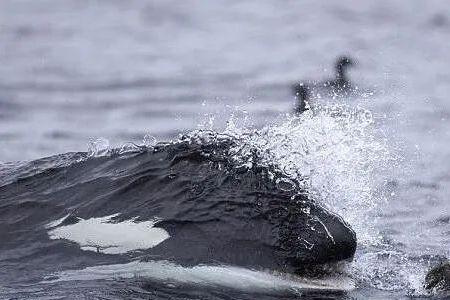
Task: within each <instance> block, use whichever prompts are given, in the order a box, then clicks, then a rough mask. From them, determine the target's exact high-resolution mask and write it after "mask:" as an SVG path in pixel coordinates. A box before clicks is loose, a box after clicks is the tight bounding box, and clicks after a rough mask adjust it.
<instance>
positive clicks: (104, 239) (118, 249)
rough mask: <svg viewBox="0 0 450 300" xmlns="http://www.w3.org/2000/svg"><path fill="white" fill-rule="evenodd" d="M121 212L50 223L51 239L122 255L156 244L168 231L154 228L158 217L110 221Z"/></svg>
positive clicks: (167, 235) (89, 249) (166, 236)
mask: <svg viewBox="0 0 450 300" xmlns="http://www.w3.org/2000/svg"><path fill="white" fill-rule="evenodd" d="M116 216H118V214H115V215H110V216H106V217H101V218H92V219H88V220H84V219H82V218H79V221H78V223H76V224H70V225H67V226H60V227H56V228H54V227H55V226H58V225H60V224H61V223H62V222H63V221H64V219H65V218H67V216H66V217H64V218H62V219H59V220H56V221H53V222H50V223H49V224H47V226H46V228H53V229H51V230H50V231H49V232H48V235H49V237H50V239H66V240H70V241H73V242H75V243H78V244H79V245H80V247H81V249H83V250H86V251H97V252H102V253H107V254H122V253H126V252H130V251H134V250H140V249H148V248H152V247H155V246H156V245H158V244H160V243H161V242H163V241H164V240H166V239H167V238H169V237H170V236H169V234H168V233H167V231H165V230H164V229H162V228H155V227H154V225H155V223H156V221H157V220H151V221H144V222H135V219H131V220H127V221H123V222H119V223H111V219H112V218H113V217H116Z"/></svg>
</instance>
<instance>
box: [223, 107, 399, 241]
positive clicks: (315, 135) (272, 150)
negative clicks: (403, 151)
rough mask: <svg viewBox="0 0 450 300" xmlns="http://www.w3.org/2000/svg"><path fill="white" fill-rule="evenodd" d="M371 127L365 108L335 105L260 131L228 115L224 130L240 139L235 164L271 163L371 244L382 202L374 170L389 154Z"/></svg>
mask: <svg viewBox="0 0 450 300" xmlns="http://www.w3.org/2000/svg"><path fill="white" fill-rule="evenodd" d="M373 125H374V120H373V117H372V114H371V113H370V112H369V111H368V110H364V109H350V108H348V107H346V106H342V105H339V106H337V105H335V106H327V107H321V108H319V109H317V110H314V111H307V112H305V113H304V114H302V115H301V116H299V117H296V116H287V118H286V119H285V120H284V121H283V122H281V123H280V124H277V125H270V126H266V127H264V128H263V129H262V130H246V129H245V128H242V127H240V126H236V125H235V122H234V119H233V118H231V119H230V121H229V122H228V126H227V128H226V130H225V132H224V133H225V134H227V135H231V136H233V137H235V138H236V139H237V140H239V141H240V142H239V143H238V145H237V146H236V147H235V148H233V149H232V151H231V153H230V154H231V155H232V157H233V159H235V160H236V161H237V162H240V163H242V164H243V165H244V166H246V167H251V165H252V164H253V163H257V164H260V165H263V166H271V167H275V168H276V169H277V170H278V171H280V172H282V173H283V174H284V175H286V176H287V177H288V178H290V179H291V180H292V182H291V183H289V182H287V183H286V182H285V183H284V185H286V184H288V185H289V184H292V185H296V186H299V187H300V188H301V190H304V191H306V192H307V193H308V194H309V196H310V197H311V198H313V199H315V200H317V201H318V202H319V203H322V204H323V205H324V206H326V207H327V208H329V209H330V210H332V211H334V212H336V213H338V214H339V215H341V216H342V217H343V218H344V219H345V220H346V221H347V222H349V223H350V224H351V225H352V227H353V229H354V230H355V231H356V233H357V236H358V240H359V242H360V243H363V244H373V243H376V242H377V240H378V239H379V235H378V233H377V231H376V230H375V228H374V224H375V222H374V218H375V213H376V211H377V207H378V206H379V204H380V203H383V201H385V200H384V199H383V198H382V195H376V193H375V191H376V186H377V184H376V183H377V181H378V180H377V176H376V174H377V173H378V172H379V171H380V170H381V169H386V168H387V167H388V165H389V157H390V153H389V151H388V146H387V140H386V138H384V137H383V136H382V135H380V133H379V132H377V131H376V129H375V126H373ZM255 157H256V158H257V159H255ZM256 160H257V161H256Z"/></svg>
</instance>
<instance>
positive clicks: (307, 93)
mask: <svg viewBox="0 0 450 300" xmlns="http://www.w3.org/2000/svg"><path fill="white" fill-rule="evenodd" d="M354 65H355V62H354V60H353V59H352V58H350V57H348V56H341V57H338V58H337V60H336V63H335V65H334V68H335V74H336V75H335V76H336V77H335V78H333V79H328V80H325V81H320V82H316V81H304V82H300V83H296V84H294V85H293V87H292V89H293V92H294V95H295V97H296V99H297V105H296V108H295V112H296V113H302V112H303V111H305V110H307V106H308V105H307V104H308V101H310V98H311V96H312V97H315V98H320V97H322V96H325V97H332V98H336V97H342V96H347V95H349V94H350V93H352V92H353V90H354V89H353V86H352V84H351V82H350V80H349V79H348V75H347V72H348V68H349V67H351V66H354Z"/></svg>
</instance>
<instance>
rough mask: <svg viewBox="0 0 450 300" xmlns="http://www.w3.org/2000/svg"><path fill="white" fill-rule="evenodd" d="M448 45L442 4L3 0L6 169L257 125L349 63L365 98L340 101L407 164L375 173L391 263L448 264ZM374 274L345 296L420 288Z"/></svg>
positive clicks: (0, 95) (1, 120) (447, 14)
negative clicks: (107, 146) (380, 179)
mask: <svg viewBox="0 0 450 300" xmlns="http://www.w3.org/2000/svg"><path fill="white" fill-rule="evenodd" d="M449 40H450V5H448V2H447V1H445V0H443V1H426V2H425V1H392V0H389V1H376V2H364V3H361V2H357V1H302V2H300V1H284V2H279V1H253V2H250V1H249V2H240V1H214V2H212V1H209V2H202V3H200V2H198V1H195V2H184V1H148V2H143V1H76V0H73V1H32V0H29V1H7V0H5V1H1V2H0V161H1V162H12V161H18V160H30V159H36V158H39V157H43V156H48V155H52V154H56V153H62V152H68V151H84V150H86V149H87V143H88V142H89V140H90V139H91V138H99V137H103V138H106V139H108V140H109V141H110V143H111V145H113V146H119V145H121V144H123V143H125V142H130V141H131V142H137V143H140V142H141V140H142V138H143V137H144V135H145V134H146V133H151V134H152V135H154V136H156V137H157V138H158V139H159V140H167V139H170V138H173V137H176V136H177V134H178V133H179V132H185V131H188V130H191V129H195V128H198V127H199V124H203V122H205V120H209V119H211V118H214V124H216V125H217V126H219V127H220V125H221V124H223V123H224V122H225V121H226V120H227V119H228V116H229V115H230V114H231V113H232V112H233V111H235V110H237V111H239V112H242V111H246V112H247V114H248V116H249V117H250V118H251V119H252V122H253V123H254V124H255V125H256V126H262V125H264V124H267V123H270V122H272V121H274V120H276V119H279V118H280V115H282V114H283V113H285V112H290V111H291V110H292V107H293V105H294V99H293V97H292V95H291V93H290V87H289V85H290V84H291V83H292V82H294V81H296V80H298V79H322V78H325V77H328V76H331V74H332V71H333V70H332V68H331V66H332V63H333V61H334V59H335V57H336V56H338V55H341V54H344V53H345V54H350V55H352V56H354V57H355V58H356V59H357V61H358V65H357V67H355V68H354V69H352V72H351V78H352V80H353V82H354V83H355V84H357V85H358V86H360V87H361V88H363V89H368V90H372V91H374V94H373V95H372V96H370V97H356V98H354V99H345V100H343V101H345V102H346V103H347V104H348V105H351V106H356V105H360V106H362V107H365V108H367V109H369V110H370V111H372V113H373V115H374V116H375V120H376V121H377V126H379V127H380V128H382V130H383V131H385V133H386V136H387V137H388V138H389V141H390V143H391V144H392V148H393V149H396V151H397V153H398V155H399V160H401V161H402V162H401V166H402V167H401V168H398V169H397V170H396V171H394V172H393V173H390V174H383V175H384V176H385V177H386V180H387V181H388V182H389V183H390V184H389V186H388V188H389V193H390V194H389V195H390V196H389V197H388V198H389V201H388V202H387V203H386V204H385V206H384V207H383V209H382V210H381V212H380V214H379V215H380V219H379V220H378V221H377V228H378V229H379V230H380V232H381V234H382V236H383V239H385V240H387V241H389V243H390V245H391V246H392V249H390V250H389V251H391V252H389V253H387V252H386V251H387V250H383V251H385V252H386V253H387V254H386V255H388V256H389V255H390V256H392V257H394V258H393V259H391V260H387V261H386V264H390V263H392V262H393V261H394V262H398V263H399V264H400V262H402V261H403V259H404V254H405V253H406V254H407V255H406V257H410V258H411V257H414V259H415V260H421V259H422V260H426V257H429V256H449V255H450V223H449V217H450V199H449V197H450V101H449V95H450V43H449V42H448V41H449ZM238 118H239V116H238ZM363 252H364V251H363ZM397 256H398V259H397V260H396V258H395V257H397ZM414 259H411V261H410V262H408V264H411V265H414ZM371 267H372V268H373V269H370V273H371V275H373V278H372V279H371V280H372V283H373V286H371V287H360V288H359V289H358V290H356V291H355V292H353V294H352V295H353V297H356V298H366V297H368V296H369V295H372V296H373V297H374V298H378V299H384V298H385V297H394V296H395V297H403V296H406V295H408V294H411V293H412V294H414V292H411V291H410V289H411V286H410V283H409V281H408V280H409V279H407V277H408V276H407V274H404V276H403V275H402V277H401V278H402V279H400V280H393V281H392V282H391V283H389V280H386V277H387V276H388V274H387V273H386V272H385V270H386V269H387V267H385V268H382V267H379V269H377V268H375V267H374V266H371ZM392 270H393V271H392V272H394V273H398V272H405V271H404V269H402V268H396V267H395V266H392ZM406 270H409V269H407V268H406ZM377 272H378V273H377ZM379 277H380V278H384V280H380V279H379ZM393 277H395V276H393ZM377 280H379V281H380V284H377ZM402 280H403V281H402ZM389 284H391V286H390V287H391V288H390V287H389ZM389 290H395V291H389ZM352 295H351V296H352Z"/></svg>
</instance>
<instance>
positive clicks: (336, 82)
mask: <svg viewBox="0 0 450 300" xmlns="http://www.w3.org/2000/svg"><path fill="white" fill-rule="evenodd" d="M354 65H355V63H354V62H353V60H352V59H351V58H350V57H348V56H341V57H339V58H338V59H337V60H336V64H335V65H334V69H335V72H336V78H335V79H331V80H327V81H325V82H323V83H322V85H323V86H324V87H329V88H331V89H332V90H333V92H334V93H336V94H340V93H343V92H345V91H348V90H351V88H352V85H351V83H350V80H349V79H348V76H347V69H348V68H349V67H351V66H354Z"/></svg>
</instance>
